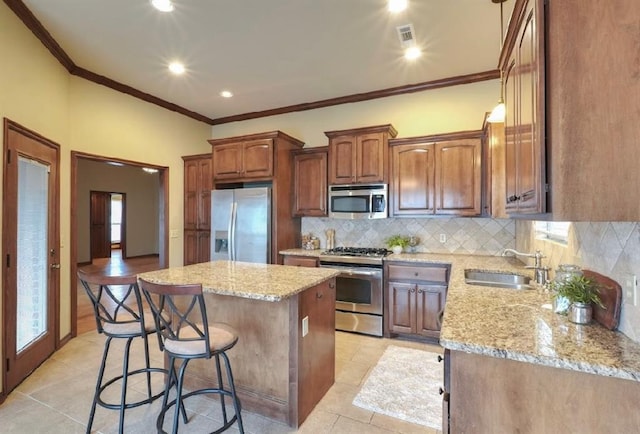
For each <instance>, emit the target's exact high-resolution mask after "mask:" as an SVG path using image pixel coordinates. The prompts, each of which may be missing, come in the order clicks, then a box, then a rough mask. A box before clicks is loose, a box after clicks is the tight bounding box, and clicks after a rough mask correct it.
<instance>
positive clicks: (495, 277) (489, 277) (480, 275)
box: [464, 270, 534, 289]
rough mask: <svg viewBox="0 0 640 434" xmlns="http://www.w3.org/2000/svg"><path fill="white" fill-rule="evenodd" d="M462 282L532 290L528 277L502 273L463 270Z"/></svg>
mask: <svg viewBox="0 0 640 434" xmlns="http://www.w3.org/2000/svg"><path fill="white" fill-rule="evenodd" d="M464 281H465V283H468V284H469V285H480V286H492V287H495V288H510V289H534V287H533V285H531V284H530V282H531V278H530V277H529V276H523V275H521V274H512V273H506V272H502V271H485V270H464Z"/></svg>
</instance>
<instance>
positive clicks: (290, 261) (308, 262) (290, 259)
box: [282, 256, 318, 267]
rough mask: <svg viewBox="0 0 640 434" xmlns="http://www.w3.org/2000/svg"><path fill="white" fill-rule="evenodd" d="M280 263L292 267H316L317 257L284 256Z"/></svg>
mask: <svg viewBox="0 0 640 434" xmlns="http://www.w3.org/2000/svg"><path fill="white" fill-rule="evenodd" d="M282 263H283V264H284V265H293V266H294V267H317V266H318V259H317V258H313V257H308V256H285V257H284V259H283V261H282Z"/></svg>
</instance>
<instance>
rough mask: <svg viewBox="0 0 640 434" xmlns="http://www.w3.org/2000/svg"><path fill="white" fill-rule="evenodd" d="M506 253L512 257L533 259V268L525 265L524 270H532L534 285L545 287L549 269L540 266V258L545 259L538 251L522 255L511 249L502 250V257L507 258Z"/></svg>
mask: <svg viewBox="0 0 640 434" xmlns="http://www.w3.org/2000/svg"><path fill="white" fill-rule="evenodd" d="M507 253H512V254H513V255H514V256H525V257H527V258H533V266H531V265H527V266H525V267H524V268H528V269H533V270H534V274H535V280H536V283H537V284H539V285H546V284H547V282H548V280H549V267H543V266H542V258H546V256H544V255H543V254H542V252H541V251H540V250H536V252H535V253H522V252H518V251H517V250H513V249H504V250H503V251H502V256H507Z"/></svg>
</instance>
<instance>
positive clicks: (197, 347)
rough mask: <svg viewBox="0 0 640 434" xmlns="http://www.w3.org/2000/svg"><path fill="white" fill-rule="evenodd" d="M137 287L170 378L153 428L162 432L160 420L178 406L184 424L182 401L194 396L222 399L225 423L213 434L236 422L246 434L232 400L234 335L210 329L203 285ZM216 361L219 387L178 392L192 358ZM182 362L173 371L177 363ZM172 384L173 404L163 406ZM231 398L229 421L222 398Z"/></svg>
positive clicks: (222, 327) (217, 326)
mask: <svg viewBox="0 0 640 434" xmlns="http://www.w3.org/2000/svg"><path fill="white" fill-rule="evenodd" d="M139 282H140V288H141V289H142V293H143V294H144V296H145V298H146V300H147V302H148V303H149V305H150V306H151V311H152V312H153V318H154V320H155V322H156V328H157V329H158V330H160V332H159V333H158V340H159V344H160V349H161V350H163V351H164V352H165V353H166V354H167V355H168V356H169V379H168V381H167V383H166V388H165V392H164V398H163V401H162V410H160V414H159V415H158V419H157V422H156V428H157V429H158V432H159V433H164V431H163V429H162V425H163V424H164V415H165V413H166V412H167V410H168V409H169V408H171V407H172V406H174V405H177V406H178V408H180V409H181V410H182V411H181V413H182V419H183V421H184V423H187V417H186V414H185V412H184V400H185V399H186V398H189V397H190V396H194V395H203V394H217V395H220V406H221V410H222V416H223V420H224V423H223V425H222V426H221V427H219V428H218V429H217V430H215V431H213V432H214V433H219V432H222V431H225V430H227V429H228V428H230V427H231V426H232V425H233V424H234V423H235V422H237V423H238V430H239V431H240V432H241V433H244V428H243V426H242V416H241V414H240V412H241V408H240V400H239V399H238V397H237V395H236V389H235V385H234V383H233V374H232V372H231V364H230V363H229V358H228V357H227V354H226V351H227V350H229V349H231V348H233V346H234V345H235V344H236V342H237V341H238V336H237V334H236V332H235V330H234V329H233V328H232V327H230V326H228V325H226V324H221V323H214V324H209V323H208V321H207V312H206V308H205V303H204V297H203V295H202V285H200V284H191V285H165V284H157V283H152V282H148V281H145V280H143V279H139ZM212 357H213V358H214V359H215V364H216V371H217V379H218V387H217V388H205V389H198V390H194V391H192V392H188V393H184V394H183V390H182V386H183V381H184V373H185V370H186V368H187V364H188V363H189V361H190V360H193V359H211V358H212ZM221 358H222V360H223V361H224V367H225V371H226V373H227V383H228V384H227V385H226V387H227V388H225V385H224V383H223V380H222V371H221V369H220V368H221V366H220V359H221ZM177 360H181V362H180V365H179V368H178V369H177V371H176V361H177ZM173 384H176V399H174V400H173V401H171V402H167V401H168V398H169V393H170V391H171V390H170V389H171V387H172V385H173ZM226 397H230V398H231V402H232V404H233V409H234V411H235V414H234V415H233V417H231V418H229V417H228V416H227V408H226V403H225V398H226ZM178 413H179V412H178V411H175V412H174V415H173V428H172V433H173V434H175V433H177V432H178V422H179V421H178Z"/></svg>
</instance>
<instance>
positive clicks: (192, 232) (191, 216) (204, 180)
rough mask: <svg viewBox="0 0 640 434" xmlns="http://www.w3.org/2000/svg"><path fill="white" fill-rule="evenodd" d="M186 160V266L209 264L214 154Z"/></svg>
mask: <svg viewBox="0 0 640 434" xmlns="http://www.w3.org/2000/svg"><path fill="white" fill-rule="evenodd" d="M182 159H183V160H184V258H183V263H184V265H189V264H196V263H198V262H207V261H209V258H210V239H211V223H210V220H211V190H212V189H213V183H212V174H211V154H201V155H190V156H185V157H182Z"/></svg>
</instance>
